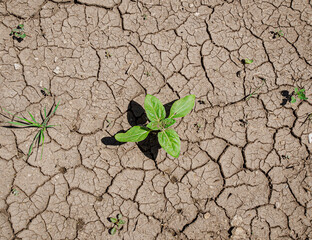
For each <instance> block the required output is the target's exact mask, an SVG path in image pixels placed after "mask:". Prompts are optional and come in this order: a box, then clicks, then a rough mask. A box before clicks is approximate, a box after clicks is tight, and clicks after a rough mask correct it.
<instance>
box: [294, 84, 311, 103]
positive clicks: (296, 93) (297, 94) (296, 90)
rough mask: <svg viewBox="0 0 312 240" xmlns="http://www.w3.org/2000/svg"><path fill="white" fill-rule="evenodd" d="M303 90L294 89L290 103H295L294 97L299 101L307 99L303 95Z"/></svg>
mask: <svg viewBox="0 0 312 240" xmlns="http://www.w3.org/2000/svg"><path fill="white" fill-rule="evenodd" d="M304 92H305V89H304V88H302V89H300V90H299V89H298V88H295V93H294V96H292V97H291V101H290V102H291V103H295V102H296V101H297V99H296V97H298V98H299V99H300V100H303V101H304V100H307V99H308V98H307V97H306V95H305V93H304Z"/></svg>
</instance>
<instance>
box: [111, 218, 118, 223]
mask: <svg viewBox="0 0 312 240" xmlns="http://www.w3.org/2000/svg"><path fill="white" fill-rule="evenodd" d="M110 221H111V222H112V223H116V222H117V221H118V220H117V219H116V218H110Z"/></svg>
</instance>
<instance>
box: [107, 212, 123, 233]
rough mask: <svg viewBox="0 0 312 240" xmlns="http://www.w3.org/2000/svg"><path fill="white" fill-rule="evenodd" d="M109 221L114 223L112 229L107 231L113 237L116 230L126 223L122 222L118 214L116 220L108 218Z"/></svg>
mask: <svg viewBox="0 0 312 240" xmlns="http://www.w3.org/2000/svg"><path fill="white" fill-rule="evenodd" d="M109 221H110V222H112V223H114V227H113V228H111V229H110V230H109V233H110V234H111V235H114V234H115V233H116V232H117V230H120V229H121V227H122V225H123V224H125V223H126V222H125V221H124V220H122V215H121V214H120V213H119V214H118V215H117V218H109Z"/></svg>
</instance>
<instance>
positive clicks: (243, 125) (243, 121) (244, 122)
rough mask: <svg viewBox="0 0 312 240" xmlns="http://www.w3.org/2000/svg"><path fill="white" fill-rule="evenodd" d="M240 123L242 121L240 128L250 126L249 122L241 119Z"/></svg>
mask: <svg viewBox="0 0 312 240" xmlns="http://www.w3.org/2000/svg"><path fill="white" fill-rule="evenodd" d="M239 121H240V126H241V127H245V126H246V125H247V124H248V121H247V120H244V119H239Z"/></svg>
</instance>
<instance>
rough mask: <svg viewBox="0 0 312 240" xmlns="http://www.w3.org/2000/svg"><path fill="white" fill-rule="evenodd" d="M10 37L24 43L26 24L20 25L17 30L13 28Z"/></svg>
mask: <svg viewBox="0 0 312 240" xmlns="http://www.w3.org/2000/svg"><path fill="white" fill-rule="evenodd" d="M10 36H12V37H13V39H16V40H17V41H18V42H21V41H23V39H24V38H25V37H26V34H25V32H24V24H18V26H17V27H16V28H13V29H12V31H11V33H10Z"/></svg>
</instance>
